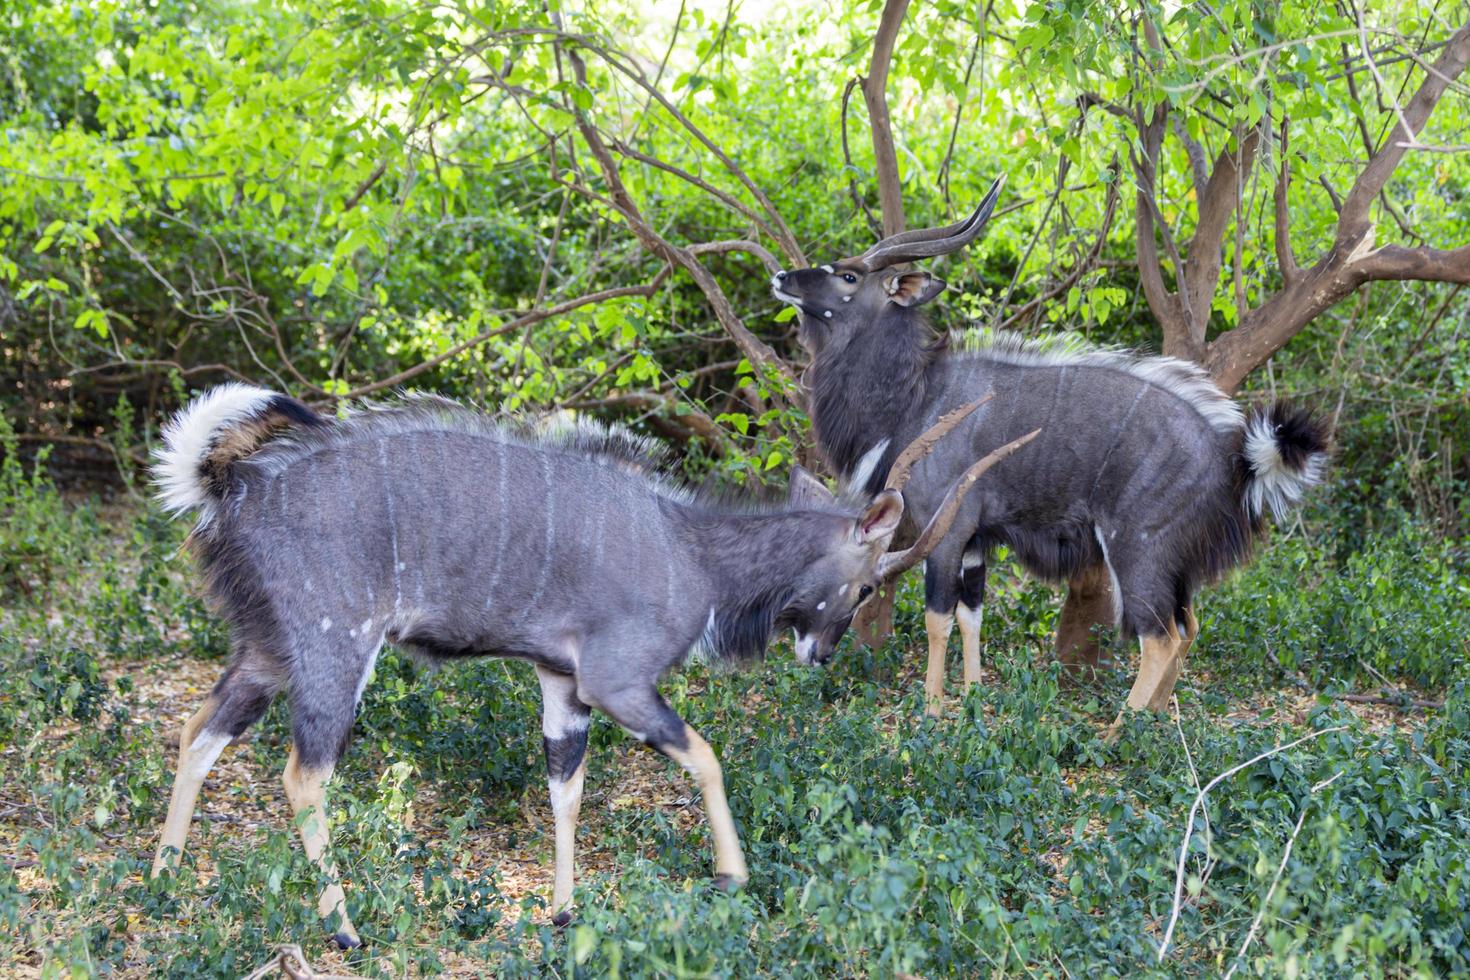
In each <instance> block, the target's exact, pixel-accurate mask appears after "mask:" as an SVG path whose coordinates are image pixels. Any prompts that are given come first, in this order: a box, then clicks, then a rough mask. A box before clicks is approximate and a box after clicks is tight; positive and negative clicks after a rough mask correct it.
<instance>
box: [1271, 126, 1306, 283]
mask: <svg viewBox="0 0 1470 980" xmlns="http://www.w3.org/2000/svg"><path fill="white" fill-rule="evenodd" d="M1290 133H1291V130H1290V121H1289V120H1288V119H1287V118H1286V117H1285V116H1283V117H1281V140H1280V142H1279V143H1278V144H1277V147H1276V153H1277V155H1278V156H1277V161H1276V163H1277V173H1276V202H1275V203H1276V264H1277V266H1278V267H1279V268H1280V269H1281V279H1282V281H1283V282H1285V283H1286V284H1287V285H1290V284H1291V283H1293V282H1294V281H1296V278H1297V277H1298V276H1300V275H1301V271H1302V270H1301V269H1300V268H1299V267H1298V266H1297V264H1296V256H1295V255H1294V254H1293V253H1292V250H1291V210H1290V208H1289V207H1288V205H1287V192H1288V191H1289V190H1290V189H1291V135H1290Z"/></svg>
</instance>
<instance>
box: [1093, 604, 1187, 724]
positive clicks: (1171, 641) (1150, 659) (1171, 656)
mask: <svg viewBox="0 0 1470 980" xmlns="http://www.w3.org/2000/svg"><path fill="white" fill-rule="evenodd" d="M1185 614H1186V615H1187V616H1188V621H1187V624H1186V629H1185V631H1184V632H1183V633H1181V632H1180V630H1179V627H1178V625H1177V624H1176V623H1175V622H1174V621H1173V619H1170V620H1169V621H1168V623H1167V624H1166V626H1165V629H1164V632H1163V634H1162V635H1155V636H1144V637H1142V638H1141V639H1140V641H1139V645H1140V646H1141V647H1142V648H1143V656H1142V659H1141V661H1140V662H1139V666H1138V677H1137V678H1136V679H1135V680H1134V681H1133V689H1132V690H1131V691H1129V692H1128V702H1127V704H1126V705H1125V706H1124V708H1123V710H1122V711H1120V712H1118V717H1117V719H1115V720H1114V721H1113V724H1112V725H1111V726H1109V728H1108V730H1107V734H1106V738H1107V740H1108V741H1112V740H1113V739H1114V738H1116V737H1117V735H1118V729H1119V727H1120V726H1121V725H1122V724H1123V719H1124V717H1125V716H1126V715H1127V714H1128V712H1129V711H1144V710H1148V711H1153V712H1159V713H1162V712H1164V711H1166V710H1168V707H1169V698H1170V697H1171V696H1172V695H1173V693H1174V685H1175V684H1176V683H1177V682H1178V680H1179V671H1180V670H1181V668H1183V666H1184V655H1185V653H1187V652H1188V650H1189V646H1190V644H1191V643H1192V642H1193V640H1194V637H1195V635H1196V634H1197V633H1198V631H1199V625H1198V624H1197V623H1195V622H1194V614H1193V613H1192V612H1190V611H1189V610H1188V609H1186V610H1185Z"/></svg>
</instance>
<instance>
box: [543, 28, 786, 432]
mask: <svg viewBox="0 0 1470 980" xmlns="http://www.w3.org/2000/svg"><path fill="white" fill-rule="evenodd" d="M566 54H567V57H568V59H569V60H570V61H571V63H572V70H573V72H574V73H575V74H576V76H577V80H578V82H580V83H582V84H583V85H585V84H586V81H587V66H586V64H585V63H584V62H583V61H582V57H581V55H580V54H578V53H577V50H576V49H575V48H571V47H568V48H566ZM574 115H575V116H576V119H577V127H578V129H579V130H580V131H581V133H582V139H583V141H584V142H585V143H586V144H587V148H588V150H590V151H591V153H592V156H593V158H594V159H595V160H596V161H597V166H598V169H600V170H601V171H602V177H603V180H604V181H605V182H606V183H607V187H608V192H609V195H610V197H609V199H608V203H609V204H610V205H611V206H612V207H613V208H615V209H616V210H617V211H618V213H619V214H621V215H622V216H623V220H624V221H626V222H627V223H628V227H629V229H631V230H632V232H633V234H634V235H635V236H636V237H637V238H638V240H639V241H640V242H641V243H642V244H643V247H644V248H646V249H647V250H648V251H649V252H651V253H653V254H654V255H656V256H658V257H659V258H661V259H663V260H664V261H665V262H668V263H669V264H670V265H673V266H677V267H678V268H681V269H683V270H684V271H685V272H687V273H689V276H690V278H692V279H693V280H694V282H695V284H696V285H698V286H699V289H700V292H702V293H704V297H705V300H706V302H708V303H709V305H710V309H711V310H712V311H713V312H714V314H715V319H717V320H718V321H719V322H720V326H722V327H724V328H725V332H726V333H728V334H729V335H730V337H731V339H733V340H734V341H735V344H736V346H738V347H739V348H740V351H741V353H743V354H744V355H745V356H746V357H747V358H749V359H750V363H751V364H752V365H753V366H754V367H756V369H757V370H759V371H762V372H763V373H764V372H766V371H769V372H772V373H774V374H775V375H777V376H778V377H780V378H781V379H782V381H783V382H785V383H784V385H783V389H784V390H783V395H785V397H787V398H788V399H789V400H791V401H793V402H795V403H798V404H799V403H800V398H801V393H800V388H799V386H798V385H797V383H796V378H795V376H794V375H793V374H792V373H791V369H790V367H788V366H787V364H786V362H785V361H783V360H782V359H781V357H780V355H778V354H777V353H776V352H775V351H774V350H772V349H771V347H770V346H769V345H768V344H766V343H765V342H764V341H762V340H761V339H760V338H759V337H757V336H756V335H755V334H753V333H751V331H750V329H749V328H748V327H746V326H745V324H744V322H743V321H742V320H741V319H740V317H739V315H737V314H736V312H735V309H734V307H733V306H731V305H730V300H729V297H727V296H726V295H725V291H724V290H723V289H721V288H720V284H719V282H717V281H716V280H715V277H714V276H712V275H711V274H710V272H709V270H708V269H706V268H705V267H704V265H703V264H702V263H701V262H700V261H699V258H698V256H696V255H695V254H694V253H693V252H691V251H690V250H689V249H688V248H684V247H681V246H678V245H674V244H673V243H672V242H670V241H668V240H667V239H666V238H664V237H663V236H662V235H660V234H659V233H658V232H657V231H655V230H654V229H653V226H652V225H650V224H649V223H648V221H647V220H646V219H645V218H644V217H643V214H642V212H641V211H640V210H639V208H638V205H637V203H636V202H635V201H634V200H633V196H632V195H631V194H630V193H629V192H628V189H627V187H626V186H625V185H624V184H623V180H622V176H621V174H620V173H619V172H618V165H617V161H616V160H614V159H613V156H612V152H611V151H610V150H609V149H608V147H607V144H606V143H604V142H603V140H602V136H601V134H599V133H598V132H597V127H595V126H593V125H592V122H591V120H589V119H588V118H587V114H586V113H585V112H583V111H582V110H581V109H579V108H575V107H574ZM798 254H799V253H798Z"/></svg>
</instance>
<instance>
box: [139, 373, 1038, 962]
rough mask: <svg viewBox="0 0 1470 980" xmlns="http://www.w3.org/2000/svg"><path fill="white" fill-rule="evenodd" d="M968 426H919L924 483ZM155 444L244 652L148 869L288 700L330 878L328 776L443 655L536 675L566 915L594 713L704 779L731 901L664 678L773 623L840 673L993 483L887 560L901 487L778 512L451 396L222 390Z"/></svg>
mask: <svg viewBox="0 0 1470 980" xmlns="http://www.w3.org/2000/svg"><path fill="white" fill-rule="evenodd" d="M973 408H974V406H973V405H971V406H967V407H966V408H965V409H962V410H961V411H960V412H957V413H952V414H953V417H952V418H950V419H949V420H948V421H946V422H942V423H940V424H939V425H937V426H936V427H935V428H934V429H931V430H930V431H929V432H927V433H925V435H924V437H922V438H921V439H919V440H917V442H916V447H917V448H916V450H915V454H911V456H910V462H909V463H908V464H907V465H911V464H912V459H913V458H916V454H917V453H919V452H921V451H923V450H925V449H926V448H927V446H929V445H932V444H933V442H934V440H935V439H937V438H938V436H939V435H942V433H943V432H944V431H946V430H947V429H948V428H951V427H953V425H954V424H957V422H958V418H960V417H962V416H963V414H964V413H965V412H967V411H970V410H973ZM925 439H927V440H928V442H927V443H926V442H925ZM164 441H165V447H164V449H163V450H162V452H161V453H160V456H159V461H158V464H157V466H156V468H155V475H156V479H157V482H158V484H159V487H160V496H161V499H162V501H163V503H164V504H165V506H167V507H168V508H170V509H171V510H173V511H175V512H181V511H185V510H193V511H197V512H199V515H200V517H199V525H198V527H197V528H196V530H195V532H194V534H193V535H192V537H191V539H190V540H191V546H192V548H193V550H194V552H195V554H196V557H197V559H198V562H199V565H200V568H201V570H202V572H203V575H204V578H205V580H206V585H207V590H208V593H209V596H210V598H211V599H212V600H213V602H214V603H215V605H216V606H217V607H218V609H219V611H220V612H221V613H222V614H223V616H224V617H225V618H226V619H227V620H228V621H229V623H230V625H231V628H232V635H233V641H234V646H235V652H234V657H233V659H232V661H231V663H230V665H229V667H228V668H227V669H226V671H225V673H224V676H223V677H222V678H221V679H220V681H219V683H218V684H217V685H216V686H215V688H214V690H213V692H212V693H211V694H210V696H209V698H208V699H207V701H206V703H205V705H204V706H203V708H201V709H200V711H199V712H198V713H197V714H196V715H195V716H194V717H193V718H192V719H191V720H190V721H189V722H188V724H187V725H186V726H185V730H184V733H183V736H182V737H181V739H180V743H179V753H180V759H179V769H178V775H177V777H176V779H175V783H174V792H173V800H172V802H171V804H170V807H169V813H168V817H167V820H166V821H165V824H164V830H163V835H162V839H161V840H160V842H159V847H158V853H157V857H156V860H155V864H154V872H155V874H156V873H158V872H159V871H160V870H162V869H163V868H164V867H166V866H167V864H168V862H169V860H170V859H171V856H172V855H174V854H176V853H177V852H179V851H182V849H183V846H184V840H185V836H186V834H187V831H188V824H189V818H190V814H191V813H192V811H193V807H194V802H195V799H196V797H197V794H198V792H199V787H200V784H201V783H202V782H203V780H204V777H205V775H206V774H207V773H208V771H209V769H210V767H211V765H212V764H213V763H214V761H215V759H216V758H217V757H218V755H219V753H220V751H221V750H222V749H223V748H224V746H225V745H226V744H227V743H228V742H229V741H230V739H231V738H234V737H235V736H238V735H240V734H241V733H242V732H244V731H245V730H246V729H247V728H248V727H249V726H250V725H251V724H253V723H254V722H255V721H256V720H257V719H259V718H260V716H261V715H262V714H263V713H264V712H265V710H266V708H267V706H268V705H269V704H270V702H271V701H272V699H273V698H274V697H275V696H276V695H277V694H278V693H281V692H283V691H284V692H286V693H287V695H288V697H289V700H290V707H291V713H292V731H293V744H292V748H291V757H290V759H289V760H288V762H287V766H286V774H285V780H286V788H287V796H288V798H289V800H290V803H291V806H292V808H293V809H294V810H295V811H296V812H297V813H298V814H302V813H308V812H309V813H310V815H309V816H306V817H303V818H302V820H303V822H302V824H301V832H302V837H303V841H304V843H305V845H306V850H307V853H308V854H309V855H310V856H311V858H312V859H313V860H315V861H317V862H318V863H319V864H321V866H322V867H323V868H324V869H326V870H327V873H328V875H329V877H335V871H334V870H333V868H332V865H331V864H330V862H329V861H328V860H327V858H326V856H325V851H326V847H327V823H326V821H325V819H324V817H323V807H324V793H323V784H324V783H325V782H326V780H327V778H328V777H329V776H330V775H331V772H332V769H333V767H334V766H335V764H336V762H337V759H338V758H339V756H340V755H341V753H342V751H343V750H344V748H345V747H346V744H347V739H348V735H349V731H350V729H351V727H352V720H353V715H354V710H355V705H356V702H357V701H358V699H359V698H360V697H361V696H362V692H363V689H364V686H365V685H366V683H367V681H368V676H369V674H370V672H371V670H372V666H373V663H374V661H375V659H376V657H377V655H378V651H379V650H380V648H381V647H382V645H383V644H384V642H393V643H395V644H398V645H400V646H402V647H404V648H406V649H408V650H409V651H411V652H414V653H416V654H418V655H420V656H422V657H424V658H426V659H429V660H432V661H438V662H442V661H449V660H455V659H458V658H461V657H469V656H495V657H512V658H517V659H521V660H526V661H530V662H531V663H532V664H533V665H534V666H535V669H536V675H537V677H538V678H539V680H540V683H541V689H542V696H543V716H542V734H543V737H544V741H545V750H546V761H547V768H548V778H549V782H550V790H551V803H552V809H553V814H554V817H555V826H556V872H555V881H554V889H553V908H554V910H555V912H556V913H557V917H558V919H560V920H562V921H565V920H566V918H567V917H568V915H569V912H568V907H569V905H570V902H571V897H572V866H573V862H572V853H573V833H574V829H575V825H576V820H577V812H578V807H579V805H580V802H581V796H582V783H583V778H584V775H585V772H586V759H585V754H586V748H587V728H588V720H589V714H590V712H591V710H592V709H593V708H597V709H599V710H600V711H603V712H604V713H606V714H607V715H609V716H610V717H611V718H612V719H613V720H614V721H616V722H617V723H618V724H619V725H621V726H623V728H625V729H626V730H628V731H629V732H631V733H632V734H633V735H634V736H635V737H637V738H639V739H642V740H643V741H645V742H647V743H648V744H649V745H651V746H653V747H654V748H655V749H657V750H659V751H660V752H663V753H664V754H666V755H668V756H669V757H670V758H672V759H674V760H675V761H677V762H678V763H680V764H681V765H682V766H684V767H685V768H686V769H687V770H688V771H689V772H690V774H691V775H692V776H693V777H694V779H695V781H696V782H697V783H698V784H699V787H700V789H701V791H702V792H703V794H704V802H705V809H706V812H707V814H708V817H709V821H710V825H711V830H712V832H713V837H714V842H715V870H716V878H717V881H718V882H720V883H721V884H723V885H726V886H730V887H733V886H735V885H738V884H740V883H741V882H743V881H744V880H745V878H746V866H745V860H744V857H743V856H742V854H741V849H740V844H739V840H738V839H737V837H736V834H735V824H734V821H733V819H732V818H731V816H730V811H729V807H728V806H727V805H726V802H725V790H724V783H723V780H722V777H721V773H720V764H719V762H718V760H717V759H716V757H715V754H714V752H713V750H712V749H711V748H710V747H709V745H708V744H707V743H706V742H705V741H704V740H703V739H702V738H700V736H699V735H698V733H696V732H695V731H694V730H693V729H691V728H690V727H689V726H688V725H686V724H685V723H684V721H683V720H682V719H680V718H679V716H678V715H677V714H675V713H674V712H673V711H672V710H671V709H670V708H669V706H668V704H667V703H665V701H664V699H663V698H662V697H661V696H660V695H659V691H658V681H659V679H660V678H661V677H662V676H663V674H664V673H665V672H666V671H668V670H669V669H670V668H672V667H674V666H676V665H678V664H679V663H681V662H682V661H683V660H684V659H685V658H686V657H687V656H688V655H689V654H690V653H691V651H695V650H699V649H702V650H704V651H705V652H706V653H707V655H708V656H710V657H711V658H713V659H715V660H728V661H743V660H750V659H754V658H758V657H760V656H761V655H762V654H763V653H764V651H765V648H766V645H767V643H768V641H769V639H770V637H771V635H772V634H773V632H774V631H775V630H777V629H778V628H782V627H789V628H792V629H793V630H795V632H796V634H797V637H798V643H797V651H798V656H799V658H800V659H801V660H803V661H804V662H806V663H812V664H820V663H825V662H826V661H827V660H828V659H829V658H830V657H831V656H832V653H833V650H834V648H835V646H836V644H837V642H838V640H839V639H840V638H841V637H842V634H843V631H844V630H846V628H847V625H848V622H849V621H850V620H851V618H852V614H853V611H854V610H855V609H856V607H857V606H858V605H859V604H861V603H862V602H863V601H864V600H865V599H866V598H867V596H868V595H869V594H870V593H871V592H872V590H873V589H874V587H875V586H877V585H878V584H879V583H880V582H881V581H882V580H883V579H884V578H885V577H891V576H893V575H896V574H898V573H899V572H900V571H902V570H903V569H904V568H906V567H908V566H910V565H912V564H914V563H916V562H918V561H919V560H920V559H922V557H923V555H924V554H925V553H926V549H927V548H928V547H930V546H932V544H933V542H935V541H937V540H939V539H940V538H942V537H943V534H944V531H945V529H946V528H947V526H948V522H949V521H950V520H952V519H953V517H954V514H955V512H956V510H957V509H958V506H959V503H960V501H961V499H962V497H963V494H964V492H965V491H967V490H968V489H969V487H970V485H972V484H973V483H974V482H975V480H976V479H977V478H978V477H979V475H980V473H981V472H983V470H984V468H985V467H984V466H982V465H981V464H982V463H985V461H981V463H977V464H976V465H975V466H974V467H972V468H971V469H970V470H969V471H967V472H966V473H965V474H963V475H962V476H961V477H960V478H959V480H958V481H957V482H956V484H955V485H954V487H953V488H952V489H951V492H950V494H949V499H948V500H947V502H946V503H944V504H941V505H940V506H939V507H938V508H937V510H936V513H935V515H934V518H933V520H932V522H931V524H930V525H929V527H928V528H927V529H926V531H925V533H924V534H923V535H922V536H921V538H920V541H919V543H918V544H916V545H915V546H914V547H913V548H911V549H909V550H907V551H904V552H895V553H888V545H889V539H890V537H891V535H892V534H893V531H894V529H895V528H896V527H897V526H898V523H899V521H900V519H901V517H902V514H903V500H902V497H901V496H900V495H899V494H898V492H897V489H896V488H889V489H884V490H882V491H880V492H878V493H876V494H874V495H873V497H872V498H871V502H870V503H868V504H867V505H866V506H852V507H847V506H842V505H839V504H838V502H837V501H836V500H835V499H834V498H833V497H832V495H831V494H828V493H827V492H826V491H825V488H822V487H821V485H820V484H819V483H818V482H817V481H816V480H815V479H813V478H812V477H810V476H807V475H805V474H804V473H798V474H797V475H796V477H795V479H794V481H793V494H792V496H793V498H794V500H793V502H792V503H791V504H789V505H787V506H783V507H768V508H760V507H754V506H739V505H727V504H716V503H710V502H707V501H702V500H701V499H699V498H698V497H696V496H695V495H694V494H691V493H690V492H688V491H687V490H685V489H683V488H682V487H680V486H679V485H677V484H676V483H674V482H673V481H672V480H670V479H669V478H667V477H665V476H664V475H662V463H661V459H660V458H659V455H658V453H657V452H656V450H655V449H654V447H653V446H652V445H651V444H649V443H648V442H646V441H644V440H640V439H638V438H636V437H633V436H631V435H629V434H627V433H624V432H621V431H617V430H608V429H603V428H599V427H595V426H589V425H581V426H573V427H566V428H563V429H560V430H553V431H542V432H535V431H531V430H529V429H528V428H524V427H516V426H514V425H503V424H497V423H495V422H492V421H491V420H489V419H488V418H486V417H485V416H483V415H480V414H478V413H476V412H473V411H470V410H468V409H464V408H461V407H459V406H457V405H455V404H453V403H450V402H447V401H444V400H441V399H435V398H413V399H407V400H404V401H402V402H400V403H397V404H395V405H392V406H389V407H383V408H377V409H372V410H367V411H361V412H357V413H355V414H352V415H350V416H348V417H347V418H346V419H344V420H326V419H322V418H320V417H318V416H316V415H315V414H314V413H313V412H311V410H310V409H308V408H306V407H305V406H303V405H301V404H300V403H298V402H295V401H292V400H291V399H289V398H286V397H284V396H281V395H277V394H274V393H272V392H269V391H264V390H262V389H259V388H251V387H247V386H244V385H227V386H224V387H221V388H216V389H214V390H213V391H210V392H208V393H207V394H205V395H203V396H201V397H200V398H198V399H196V400H195V401H194V402H193V403H191V404H190V405H189V406H188V407H187V408H185V409H184V410H183V411H182V412H181V413H180V414H179V415H178V417H177V418H176V419H175V420H174V421H173V422H172V424H171V425H169V426H168V428H167V429H166V430H165V433H164ZM1019 444H1020V442H1019V441H1018V442H1017V444H1016V445H1019ZM1014 448H1015V446H1012V447H1007V450H1006V451H1007V452H1009V451H1010V450H1011V449H1014ZM992 462H993V460H992ZM987 465H988V464H987ZM895 469H896V470H897V469H899V467H897V466H896V467H895ZM320 912H321V914H322V915H323V916H324V917H328V918H330V919H333V920H334V922H335V926H334V927H335V931H336V938H337V940H338V942H339V943H341V944H342V945H344V946H350V945H355V944H356V943H358V941H359V940H358V936H357V932H356V930H355V929H354V928H353V927H352V924H351V922H350V920H349V919H348V916H347V909H346V904H345V896H344V893H343V891H342V888H341V886H340V885H337V884H333V885H332V886H331V887H329V888H328V889H327V890H326V891H325V892H324V893H323V895H322V898H321V903H320Z"/></svg>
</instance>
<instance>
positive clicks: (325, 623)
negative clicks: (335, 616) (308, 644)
mask: <svg viewBox="0 0 1470 980" xmlns="http://www.w3.org/2000/svg"><path fill="white" fill-rule="evenodd" d="M331 628H332V620H331V619H330V618H328V617H326V616H323V617H322V632H323V633H325V632H326V631H327V630H329V629H331Z"/></svg>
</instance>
